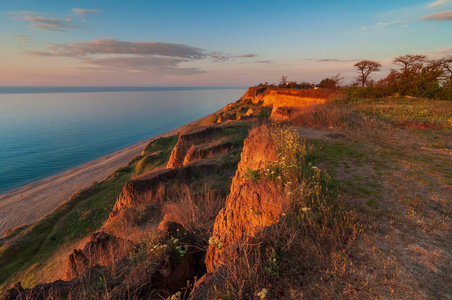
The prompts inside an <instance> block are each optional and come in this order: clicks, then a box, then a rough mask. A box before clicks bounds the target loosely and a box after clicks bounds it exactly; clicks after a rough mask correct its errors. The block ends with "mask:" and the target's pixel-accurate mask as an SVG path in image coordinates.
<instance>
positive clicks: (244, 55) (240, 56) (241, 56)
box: [237, 53, 257, 58]
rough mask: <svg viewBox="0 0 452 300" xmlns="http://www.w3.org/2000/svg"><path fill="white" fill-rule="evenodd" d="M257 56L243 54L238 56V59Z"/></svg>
mask: <svg viewBox="0 0 452 300" xmlns="http://www.w3.org/2000/svg"><path fill="white" fill-rule="evenodd" d="M256 56H257V54H254V53H249V54H242V55H238V56H237V57H238V58H251V57H256Z"/></svg>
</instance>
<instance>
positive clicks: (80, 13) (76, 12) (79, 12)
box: [72, 8, 102, 15]
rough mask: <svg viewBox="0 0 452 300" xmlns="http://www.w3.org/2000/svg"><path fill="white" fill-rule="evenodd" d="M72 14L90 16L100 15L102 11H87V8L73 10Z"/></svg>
mask: <svg viewBox="0 0 452 300" xmlns="http://www.w3.org/2000/svg"><path fill="white" fill-rule="evenodd" d="M72 12H73V13H75V14H78V15H90V14H98V13H101V12H102V11H100V10H98V9H86V8H73V9H72Z"/></svg>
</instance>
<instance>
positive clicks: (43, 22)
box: [8, 11, 83, 31]
mask: <svg viewBox="0 0 452 300" xmlns="http://www.w3.org/2000/svg"><path fill="white" fill-rule="evenodd" d="M8 14H9V15H11V16H13V18H14V19H16V20H25V21H28V22H31V23H32V24H31V27H32V28H35V29H39V30H53V31H65V30H66V29H68V28H82V27H83V26H81V25H77V24H74V23H73V22H72V19H70V18H65V19H58V18H47V17H44V15H45V14H43V13H39V12H33V11H13V12H8Z"/></svg>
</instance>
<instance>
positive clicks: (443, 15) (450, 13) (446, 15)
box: [422, 10, 452, 21]
mask: <svg viewBox="0 0 452 300" xmlns="http://www.w3.org/2000/svg"><path fill="white" fill-rule="evenodd" d="M422 20H424V21H452V10H446V11H442V12H439V13H434V14H430V15H426V16H423V17H422Z"/></svg>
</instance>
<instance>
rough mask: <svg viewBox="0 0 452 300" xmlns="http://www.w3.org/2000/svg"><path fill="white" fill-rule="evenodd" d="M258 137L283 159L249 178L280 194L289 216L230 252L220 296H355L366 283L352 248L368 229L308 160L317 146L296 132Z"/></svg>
mask: <svg viewBox="0 0 452 300" xmlns="http://www.w3.org/2000/svg"><path fill="white" fill-rule="evenodd" d="M267 128H268V127H267ZM260 138H267V139H269V140H270V144H272V145H275V147H276V149H277V153H278V160H277V161H275V162H272V163H270V164H268V165H267V166H266V167H264V168H262V169H259V170H249V171H248V173H250V174H247V176H246V178H248V180H252V181H254V182H255V185H258V186H261V187H262V189H265V192H263V191H262V192H259V191H258V190H257V191H256V192H257V193H260V194H265V196H266V197H271V195H269V194H268V193H269V192H268V191H270V190H273V191H275V193H276V194H275V195H274V196H273V197H272V198H273V201H278V202H280V203H279V204H278V205H280V206H281V207H282V210H283V213H282V214H281V216H280V217H279V221H278V222H277V223H275V224H274V225H272V226H270V227H268V228H266V229H264V230H263V231H262V232H261V233H260V234H258V235H257V236H256V237H254V238H252V239H250V238H247V237H243V238H242V239H241V240H239V241H238V242H237V243H236V244H234V245H233V246H231V247H228V248H227V249H226V250H225V251H224V258H223V257H222V262H223V264H222V266H223V267H222V268H221V269H220V271H219V273H220V274H221V275H222V276H224V278H225V282H227V284H225V285H224V286H223V287H222V288H221V289H217V290H216V291H215V293H214V294H215V295H216V297H223V298H227V297H230V298H231V299H250V298H253V297H258V293H259V292H261V293H262V292H263V289H266V292H267V295H268V297H271V298H281V297H283V298H284V297H286V296H288V295H289V294H290V293H292V294H293V295H297V297H299V296H300V295H303V294H304V295H305V296H307V298H308V299H311V298H319V297H320V298H325V297H326V298H344V297H348V296H349V295H347V293H351V289H353V293H355V292H356V289H358V290H359V289H361V285H362V284H361V283H360V282H357V281H356V280H355V279H356V278H357V277H356V276H355V275H354V274H355V272H356V270H355V269H354V267H353V265H352V264H351V260H350V259H349V257H348V248H349V246H350V245H351V244H353V242H354V241H355V240H356V239H357V237H358V236H359V234H360V233H361V232H362V231H363V226H362V225H361V222H360V220H359V217H358V215H357V214H356V212H355V211H354V210H352V209H350V208H347V207H346V206H345V205H344V203H342V202H341V201H340V200H339V199H338V198H337V191H336V186H335V182H334V181H333V180H332V179H331V178H330V177H329V176H328V175H327V174H325V173H324V172H322V171H321V170H320V169H318V168H317V167H315V166H313V165H311V164H310V163H309V159H308V157H309V155H310V153H311V152H312V151H313V148H312V147H310V146H309V145H306V144H305V143H304V141H303V140H302V139H301V138H300V136H299V135H298V133H297V131H296V129H294V128H290V127H273V128H272V127H269V129H268V131H263V132H262V134H261V135H260ZM276 199H279V200H276ZM252 213H253V212H252ZM256 213H259V212H256ZM324 280H328V285H326V284H325V281H324ZM300 287H302V288H301V289H300Z"/></svg>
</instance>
